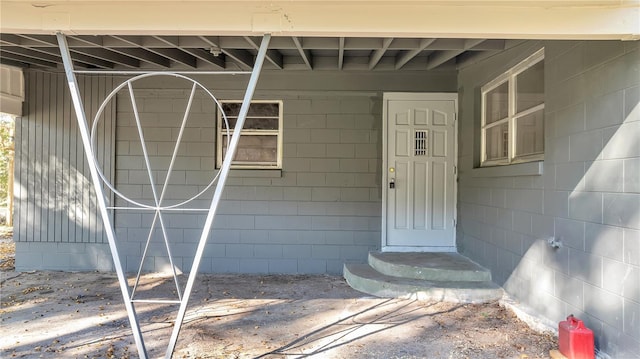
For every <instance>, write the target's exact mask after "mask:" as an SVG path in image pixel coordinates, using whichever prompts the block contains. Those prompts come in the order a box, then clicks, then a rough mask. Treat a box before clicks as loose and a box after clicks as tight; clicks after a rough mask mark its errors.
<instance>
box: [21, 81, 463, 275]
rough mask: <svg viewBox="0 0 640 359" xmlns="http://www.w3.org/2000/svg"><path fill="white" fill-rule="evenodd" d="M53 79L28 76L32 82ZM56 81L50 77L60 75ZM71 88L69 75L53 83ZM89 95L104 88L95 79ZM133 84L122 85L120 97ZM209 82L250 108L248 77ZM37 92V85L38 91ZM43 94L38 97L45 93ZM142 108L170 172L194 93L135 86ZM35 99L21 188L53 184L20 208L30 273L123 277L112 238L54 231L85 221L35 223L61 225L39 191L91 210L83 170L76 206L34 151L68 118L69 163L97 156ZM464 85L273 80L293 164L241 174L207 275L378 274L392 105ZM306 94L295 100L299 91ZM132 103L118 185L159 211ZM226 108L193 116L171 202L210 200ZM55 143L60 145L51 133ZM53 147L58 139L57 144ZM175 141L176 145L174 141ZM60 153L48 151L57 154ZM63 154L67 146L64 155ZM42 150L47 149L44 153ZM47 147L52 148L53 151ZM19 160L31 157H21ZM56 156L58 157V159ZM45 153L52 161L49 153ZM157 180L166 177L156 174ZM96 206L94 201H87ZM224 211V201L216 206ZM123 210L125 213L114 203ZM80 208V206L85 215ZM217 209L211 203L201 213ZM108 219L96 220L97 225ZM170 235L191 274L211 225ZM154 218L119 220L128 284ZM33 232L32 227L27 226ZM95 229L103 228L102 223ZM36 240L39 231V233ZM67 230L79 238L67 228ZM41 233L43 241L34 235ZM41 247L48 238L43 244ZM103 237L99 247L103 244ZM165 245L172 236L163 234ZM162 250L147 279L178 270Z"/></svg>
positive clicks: (194, 219) (24, 260) (154, 255)
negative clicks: (372, 258)
mask: <svg viewBox="0 0 640 359" xmlns="http://www.w3.org/2000/svg"><path fill="white" fill-rule="evenodd" d="M35 76H39V75H37V74H35V73H34V72H30V71H27V77H29V78H31V77H35ZM48 76H49V75H48ZM50 76H52V78H53V79H54V81H56V83H57V84H58V85H59V86H58V87H60V88H59V89H58V90H59V91H60V92H59V93H65V94H66V92H67V91H68V90H67V89H66V88H64V87H62V84H65V83H64V77H63V75H62V74H53V75H50ZM83 80H84V81H85V82H83V83H92V81H98V80H97V79H95V78H93V79H92V78H91V77H88V78H86V79H83ZM122 80H123V79H122V78H115V79H114V80H113V86H117V85H118V84H120V82H121V81H122ZM199 80H200V81H202V83H203V84H204V85H205V86H206V87H207V88H208V89H210V90H212V91H213V93H214V94H215V96H217V97H218V98H220V99H242V97H243V93H244V86H245V85H246V81H247V78H246V77H244V78H243V77H238V76H214V77H200V78H199ZM28 83H31V82H28ZM34 86H35V85H34ZM134 87H135V89H136V101H137V105H138V108H139V109H140V111H141V114H142V116H143V118H144V119H145V121H150V122H146V124H149V125H152V128H150V129H148V130H145V140H146V141H147V142H148V145H149V146H148V149H149V153H150V155H151V158H152V164H155V163H158V162H161V163H163V165H164V166H166V165H167V164H168V162H169V160H170V157H171V150H172V147H171V146H172V143H171V141H172V139H175V135H176V133H177V131H178V127H179V120H180V119H181V118H182V115H183V111H184V108H185V103H186V99H187V98H188V94H189V89H188V88H186V87H185V83H181V84H177V83H176V82H175V81H171V80H170V79H168V78H167V77H162V78H158V79H154V80H151V81H143V82H140V83H138V82H137V83H136V84H135V86H134ZM49 88H50V87H49V86H46V87H43V88H40V89H39V90H38V91H40V92H42V94H41V95H40V96H39V97H38V98H37V99H35V98H32V99H29V104H28V106H29V109H30V110H29V111H27V112H26V114H25V117H23V118H22V119H20V120H19V121H21V123H22V125H23V126H24V128H25V131H22V132H21V134H22V137H20V138H18V139H17V142H22V143H23V147H24V151H22V152H20V155H21V156H23V157H24V161H23V164H24V166H23V168H22V171H21V172H20V177H19V178H20V179H28V178H33V177H34V176H37V178H38V181H39V182H37V183H36V182H33V181H31V180H30V181H26V180H25V181H21V180H20V179H17V181H16V182H17V183H18V182H19V181H20V183H21V185H22V186H23V187H21V188H23V189H24V192H23V194H24V196H21V202H20V203H19V205H18V206H17V207H19V208H24V209H25V211H20V212H19V213H22V214H24V215H23V216H22V217H21V221H19V223H23V224H24V226H27V227H29V228H28V229H26V230H25V229H23V227H19V228H20V230H19V231H17V234H16V240H17V251H18V256H17V259H16V268H17V269H18V270H33V269H56V270H95V269H99V270H112V269H113V267H112V264H111V259H110V254H109V249H108V246H107V244H106V238H103V237H101V236H100V237H97V236H96V235H95V233H94V232H86V235H79V236H76V237H73V239H70V238H69V237H68V236H66V235H65V233H67V232H61V231H58V230H54V231H47V230H40V229H41V226H43V225H48V226H51V227H53V228H55V226H56V225H57V223H58V222H60V223H62V222H64V223H65V224H66V225H67V227H69V226H70V228H71V230H73V233H81V234H82V233H85V232H83V231H82V228H85V226H86V224H85V223H83V222H82V221H75V220H70V219H69V216H68V215H66V214H67V212H63V213H62V215H61V216H59V218H58V219H57V220H56V219H55V218H56V217H53V218H54V219H53V220H51V221H49V222H48V223H44V222H42V221H33V220H31V219H29V217H27V216H26V214H27V213H30V212H28V210H26V209H31V210H37V212H38V213H41V212H42V213H45V214H46V213H50V212H51V210H52V209H51V208H45V207H42V206H40V203H41V202H40V201H39V199H38V198H34V197H32V196H30V195H29V193H32V192H33V191H34V190H36V188H40V186H45V187H46V188H49V191H50V192H49V195H51V196H59V197H65V196H68V197H72V196H76V194H77V192H80V193H81V194H82V196H83V197H81V198H91V197H90V195H89V194H90V193H88V192H87V193H85V192H84V191H90V182H89V181H88V177H87V174H86V173H85V172H86V171H85V170H84V169H83V168H84V166H82V167H80V168H81V169H80V171H78V174H79V175H78V177H79V178H80V179H81V180H82V181H78V182H76V183H77V184H78V186H76V187H77V188H76V190H77V191H76V192H73V193H71V192H64V190H67V191H68V190H69V188H67V187H60V188H57V187H55V186H50V185H49V184H48V182H47V181H49V182H52V181H54V178H55V176H42V175H40V174H39V172H38V171H39V168H41V167H42V163H41V160H40V157H38V156H36V155H35V154H34V153H33V151H30V147H28V146H29V144H34V143H38V141H40V140H41V137H40V136H41V135H40V134H41V133H42V132H41V131H38V130H31V129H32V128H33V129H37V128H40V127H42V126H45V127H55V126H56V124H57V122H56V120H55V118H56V116H49V115H48V113H49V112H50V111H52V110H53V111H57V112H59V113H60V114H59V115H57V118H65V119H67V120H66V122H65V123H67V132H70V133H71V134H73V135H74V137H73V138H74V139H75V140H74V142H73V143H72V144H70V145H69V146H70V147H71V149H70V150H66V151H62V152H61V153H60V154H57V153H56V152H53V154H54V155H55V156H59V157H61V159H60V160H61V161H63V160H64V159H65V158H66V156H69V154H68V153H69V151H71V153H72V154H73V156H74V158H76V157H77V158H78V160H77V161H78V162H79V163H82V164H84V151H83V150H82V148H81V146H80V145H79V144H78V141H79V140H78V136H77V133H76V129H75V123H74V122H73V121H70V120H69V119H73V120H75V118H74V116H73V114H72V112H71V111H72V109H71V107H70V101H69V103H67V102H65V101H63V100H62V99H61V98H60V97H59V95H58V100H54V99H56V93H55V92H54V91H50V89H49ZM455 88H456V71H455V70H452V69H450V70H445V71H438V72H434V73H431V74H425V73H422V72H418V73H414V72H403V71H400V72H397V73H392V72H369V73H364V72H349V71H343V72H332V71H326V72H325V71H319V72H305V71H300V72H269V71H265V72H264V73H263V74H262V75H261V78H260V81H259V86H258V89H257V92H256V95H255V98H256V99H268V100H282V101H283V108H284V121H283V127H284V132H283V136H284V137H283V139H284V162H283V169H282V171H260V170H253V171H240V172H238V173H234V174H233V176H232V177H231V178H230V180H229V181H228V183H227V188H226V190H225V194H224V201H223V203H222V205H221V208H220V211H219V212H218V213H219V216H218V218H217V220H216V222H215V224H214V231H213V233H212V237H211V239H210V241H209V242H208V245H207V248H206V251H205V257H204V258H203V261H202V264H201V270H202V271H203V272H232V273H332V274H339V273H341V271H342V266H343V263H344V262H348V261H358V262H361V261H365V260H366V255H367V252H368V251H369V250H371V249H376V248H378V247H379V243H380V227H381V224H380V213H381V208H380V206H381V198H380V195H381V188H380V175H381V174H380V171H381V168H380V166H381V157H380V156H381V147H382V142H381V129H380V126H381V123H382V114H381V111H382V93H383V91H415V92H453V91H455ZM292 89H293V90H292ZM98 95H102V97H104V91H102V92H86V93H85V96H89V97H91V96H96V98H95V99H93V100H91V101H89V99H85V102H90V103H97V104H98V105H99V104H100V102H98ZM129 102H130V100H129V98H128V96H127V95H126V92H125V94H124V95H122V96H118V97H117V99H116V101H115V102H114V106H115V109H114V113H115V114H116V116H115V117H114V118H115V119H116V121H115V122H116V126H115V130H114V133H115V135H114V136H113V138H112V146H113V148H115V149H114V150H113V151H112V160H113V163H115V170H114V181H115V183H116V185H117V186H118V188H119V189H120V190H122V192H124V193H125V194H127V195H129V196H131V197H133V198H134V199H143V200H147V201H148V200H149V199H151V198H152V193H151V191H150V187H149V186H148V185H146V184H147V183H148V179H147V173H146V170H145V167H144V164H143V162H144V161H143V156H142V151H141V147H140V146H139V139H138V135H137V131H136V129H135V122H134V116H133V113H132V110H131V107H130V105H129ZM212 110H213V105H212V104H211V102H208V101H206V99H205V98H204V96H202V95H199V96H198V97H196V99H195V101H194V105H193V107H192V110H191V114H192V116H193V117H192V120H190V122H189V126H190V127H189V128H187V131H186V132H185V138H184V140H185V146H184V148H181V149H182V150H183V151H181V153H180V157H179V158H178V161H177V162H176V167H175V170H176V172H174V175H173V176H172V181H171V187H170V189H171V192H168V193H167V195H168V196H170V197H167V198H168V199H170V200H182V199H186V198H188V197H190V196H191V195H193V194H195V193H197V192H199V191H200V189H202V188H203V187H204V186H206V183H207V182H208V181H209V179H210V177H211V176H212V175H213V166H214V163H215V158H214V153H215V152H214V148H215V143H214V141H215V136H214V133H215V132H214V130H215V129H214V127H215V117H214V116H213V112H212ZM45 134H46V132H45ZM47 136H48V134H47ZM172 136H173V137H172ZM49 142H50V141H48V142H47V143H49ZM58 143H62V142H58ZM39 146H40V145H39ZM46 146H47V145H45V147H46ZM17 152H18V151H17ZM45 152H46V150H45ZM38 153H39V152H38ZM154 175H156V176H163V175H162V174H161V173H155V174H154ZM85 195H86V196H85ZM207 198H211V192H209V193H208V194H207ZM112 201H113V203H115V204H116V205H123V204H124V202H123V201H122V200H121V199H118V198H114V199H112ZM77 202H78V203H79V204H78V205H77V206H76V207H73V206H71V207H73V208H82V209H83V211H84V212H87V213H93V216H95V206H94V207H90V206H89V207H87V208H84V207H83V203H85V202H87V201H84V202H83V201H77ZM74 203H76V202H74ZM197 205H198V206H200V207H207V206H208V203H206V201H199V202H198V203H197ZM93 218H95V217H93ZM165 219H166V223H167V228H168V233H169V236H170V237H171V242H172V246H171V248H172V254H173V256H174V257H176V261H175V264H176V265H177V266H178V268H179V269H180V270H182V271H185V272H186V271H188V270H189V269H190V266H191V258H192V257H193V253H194V252H195V246H196V241H197V240H198V238H199V235H200V231H199V229H200V228H202V225H203V223H204V214H199V215H191V214H167V215H166V217H165ZM152 220H153V217H152V216H150V215H148V214H143V213H141V212H122V211H119V212H117V213H116V215H115V217H114V223H115V225H116V232H117V235H118V238H119V243H118V244H119V250H120V256H121V258H122V259H123V260H122V261H123V262H124V263H125V264H126V269H127V270H128V271H137V270H138V265H139V262H140V257H141V254H142V251H143V249H144V242H145V241H146V238H147V236H148V233H149V230H148V228H149V226H150V224H151V222H152ZM27 223H28V224H27ZM92 223H93V222H92ZM25 228H26V227H25ZM65 228H66V227H65ZM34 229H35V230H34ZM33 233H42V235H39V236H34V235H32V234H33ZM92 233H93V235H92ZM156 233H159V232H156ZM159 239H160V238H159V237H158V236H156V237H155V238H154V239H153V243H152V245H151V246H150V248H149V254H150V256H149V258H148V260H147V261H145V263H144V268H143V269H144V270H165V269H167V268H168V257H167V255H166V251H165V249H164V246H163V244H162V242H160V241H158V240H159Z"/></svg>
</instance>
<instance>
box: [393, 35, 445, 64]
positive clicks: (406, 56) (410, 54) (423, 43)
mask: <svg viewBox="0 0 640 359" xmlns="http://www.w3.org/2000/svg"><path fill="white" fill-rule="evenodd" d="M434 41H436V39H422V40H420V45H418V47H416V48H415V49H413V50H409V51H407V52H405V53H403V54H402V55H400V57H399V58H398V59H396V64H395V69H396V70H400V69H401V68H402V66H404V65H406V64H407V62H409V61H411V59H413V58H414V57H416V56H417V55H418V54H419V53H421V52H422V51H424V49H426V48H427V46H429V45H431V44H432V43H433V42H434Z"/></svg>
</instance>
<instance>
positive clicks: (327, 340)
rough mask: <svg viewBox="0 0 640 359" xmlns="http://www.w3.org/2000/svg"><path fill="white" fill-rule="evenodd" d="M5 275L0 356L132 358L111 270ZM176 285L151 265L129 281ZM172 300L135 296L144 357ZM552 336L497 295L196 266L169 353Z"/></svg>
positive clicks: (459, 344) (440, 348) (507, 347)
mask: <svg viewBox="0 0 640 359" xmlns="http://www.w3.org/2000/svg"><path fill="white" fill-rule="evenodd" d="M1 274H2V279H1V283H2V284H1V286H2V288H1V291H2V292H1V293H2V295H1V301H2V303H1V305H2V306H1V309H0V310H1V312H0V320H1V326H0V331H2V335H0V357H3V358H12V357H16V358H20V357H24V358H31V357H42V358H60V357H65V358H66V357H68V358H136V357H138V355H137V352H136V347H135V345H134V343H133V339H132V336H131V331H130V329H129V323H128V320H127V315H126V312H125V309H124V305H123V304H122V298H121V296H120V291H119V287H118V285H117V280H116V278H115V275H114V274H112V273H98V272H93V273H62V272H35V273H16V272H13V271H5V272H2V273H1ZM184 282H186V280H185V278H184V277H181V278H180V283H181V284H183V283H184ZM176 295H177V294H176V287H175V284H174V283H173V280H172V279H171V278H167V277H163V276H159V275H146V276H143V278H142V280H141V283H140V285H139V287H138V291H137V296H139V298H172V297H173V296H176ZM176 309H177V308H176V307H175V306H172V305H158V304H142V303H140V304H137V305H136V310H137V312H138V316H139V319H140V322H141V325H142V330H143V335H144V338H145V340H146V346H147V348H148V351H149V356H150V357H152V358H156V357H162V356H163V355H164V352H165V348H166V345H167V342H168V338H169V335H170V332H171V329H172V326H173V320H174V318H175V311H176ZM553 347H555V339H554V338H553V337H552V336H551V335H549V334H539V333H535V332H533V331H532V330H531V329H529V328H528V327H527V326H526V325H525V324H524V323H522V322H520V321H519V320H518V319H517V318H516V317H515V316H514V315H513V314H512V313H511V312H509V311H508V310H506V309H504V308H503V307H501V306H500V305H499V304H497V303H488V304H482V305H476V304H465V305H460V304H451V303H428V302H420V301H413V300H401V299H383V298H372V297H370V296H367V295H364V294H362V293H359V292H357V291H354V290H353V289H351V288H350V287H349V286H348V285H347V284H346V283H345V281H344V280H343V279H342V278H339V277H333V276H273V275H272V276H252V275H199V276H198V279H197V283H196V286H195V287H194V292H193V294H192V299H191V301H190V305H189V310H188V311H187V315H186V317H185V323H184V325H183V327H182V331H181V333H180V337H179V339H178V344H177V348H176V351H175V355H174V358H269V359H275V358H385V359H388V358H545V357H547V353H548V352H549V350H550V349H552V348H553Z"/></svg>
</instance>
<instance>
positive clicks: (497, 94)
mask: <svg viewBox="0 0 640 359" xmlns="http://www.w3.org/2000/svg"><path fill="white" fill-rule="evenodd" d="M508 92H509V83H507V82H505V83H503V84H502V85H500V86H498V87H496V88H494V89H493V90H491V91H489V92H487V93H486V95H485V119H486V124H487V125H488V124H491V123H494V122H496V121H498V120H502V119H503V118H506V117H507V116H508V114H509V95H508Z"/></svg>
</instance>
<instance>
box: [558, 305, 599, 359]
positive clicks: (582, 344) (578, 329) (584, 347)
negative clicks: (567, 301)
mask: <svg viewBox="0 0 640 359" xmlns="http://www.w3.org/2000/svg"><path fill="white" fill-rule="evenodd" d="M558 344H559V346H560V352H561V353H562V354H563V355H564V356H566V357H567V358H569V359H593V358H594V355H595V354H594V353H595V352H594V349H593V331H592V330H591V329H589V328H587V327H585V326H584V323H583V322H582V320H580V319H577V318H575V317H574V316H573V315H570V316H568V317H567V320H563V321H561V322H560V323H559V324H558Z"/></svg>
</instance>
